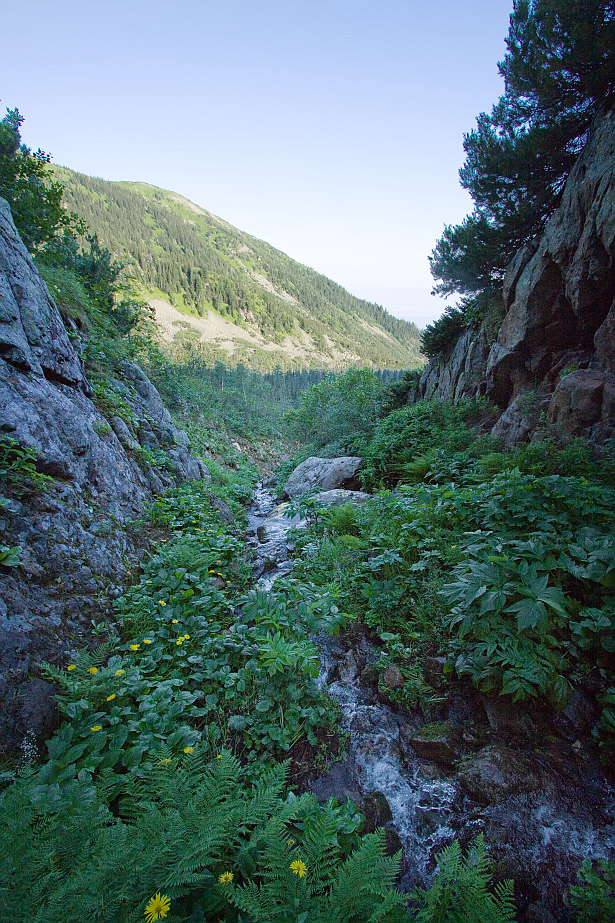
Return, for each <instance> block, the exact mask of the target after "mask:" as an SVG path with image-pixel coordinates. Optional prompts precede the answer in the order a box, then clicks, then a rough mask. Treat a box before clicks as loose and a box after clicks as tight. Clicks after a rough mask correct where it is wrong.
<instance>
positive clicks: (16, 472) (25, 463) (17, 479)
mask: <svg viewBox="0 0 615 923" xmlns="http://www.w3.org/2000/svg"><path fill="white" fill-rule="evenodd" d="M38 460H39V454H38V452H36V451H35V450H34V449H32V448H30V446H25V445H22V444H21V443H20V442H18V441H17V439H12V438H11V437H10V436H0V485H2V488H3V489H4V490H6V491H8V492H10V493H13V494H16V495H17V496H22V495H23V494H27V493H32V492H36V491H38V490H44V489H45V488H46V487H49V485H50V484H52V483H53V478H52V477H49V475H47V474H43V473H42V472H40V471H39V470H38V468H37V467H36V466H37V462H38Z"/></svg>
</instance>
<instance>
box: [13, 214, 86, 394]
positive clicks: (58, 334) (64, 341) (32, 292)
mask: <svg viewBox="0 0 615 923" xmlns="http://www.w3.org/2000/svg"><path fill="white" fill-rule="evenodd" d="M0 240H1V241H2V243H1V245H0V356H2V357H3V358H4V359H5V360H6V361H7V362H10V363H11V364H12V365H14V366H16V367H17V368H19V369H21V370H22V371H24V372H32V373H33V374H34V375H37V376H45V377H47V378H48V379H50V380H51V381H56V382H63V383H64V384H68V385H73V386H77V387H83V386H84V385H85V377H84V374H83V368H82V364H81V360H80V358H79V356H78V355H77V353H76V352H75V350H74V349H73V347H72V344H71V342H70V340H69V338H68V334H67V332H66V328H65V327H64V324H63V323H62V318H61V317H60V314H59V311H58V309H57V308H56V306H55V304H54V303H53V301H52V299H51V296H50V295H49V292H48V291H47V286H46V285H45V283H44V282H43V280H42V279H41V277H40V275H39V274H38V272H37V271H36V269H35V267H34V263H33V262H32V258H31V257H30V254H29V253H28V251H27V250H26V248H25V247H24V245H23V242H22V240H21V237H20V236H19V234H18V233H17V230H16V228H15V225H14V223H13V218H12V215H11V209H10V207H9V205H8V203H7V202H5V200H4V199H0Z"/></svg>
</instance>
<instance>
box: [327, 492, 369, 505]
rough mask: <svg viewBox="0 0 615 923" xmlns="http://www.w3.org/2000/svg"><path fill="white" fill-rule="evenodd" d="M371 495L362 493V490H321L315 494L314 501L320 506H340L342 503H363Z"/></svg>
mask: <svg viewBox="0 0 615 923" xmlns="http://www.w3.org/2000/svg"><path fill="white" fill-rule="evenodd" d="M371 498H372V495H371V494H366V493H363V491H362V490H339V489H338V490H321V491H320V493H318V494H316V495H315V497H314V501H315V502H316V503H318V504H319V505H320V506H327V507H328V506H340V504H342V503H365V501H366V500H371Z"/></svg>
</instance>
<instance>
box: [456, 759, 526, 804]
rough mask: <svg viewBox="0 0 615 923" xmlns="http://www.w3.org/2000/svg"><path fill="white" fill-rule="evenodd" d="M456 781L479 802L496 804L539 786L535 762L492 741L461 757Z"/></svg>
mask: <svg viewBox="0 0 615 923" xmlns="http://www.w3.org/2000/svg"><path fill="white" fill-rule="evenodd" d="M457 777H458V779H459V782H460V783H461V785H462V787H463V788H464V789H465V791H466V792H467V793H468V795H470V797H471V798H472V799H473V800H474V801H477V802H478V803H479V804H483V805H488V804H498V803H499V802H500V801H504V800H505V799H506V798H508V797H510V796H511V795H515V794H517V793H518V792H530V791H535V790H536V789H538V788H540V774H539V769H538V765H537V764H536V763H535V762H534V760H532V759H531V758H529V757H526V756H524V755H523V754H522V753H520V752H519V751H518V750H513V749H512V748H511V747H505V746H501V745H499V744H491V745H489V746H487V747H483V749H482V750H479V751H478V753H474V754H472V756H468V757H466V758H465V759H463V760H461V761H460V763H459V765H458V767H457Z"/></svg>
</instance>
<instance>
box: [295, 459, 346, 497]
mask: <svg viewBox="0 0 615 923" xmlns="http://www.w3.org/2000/svg"><path fill="white" fill-rule="evenodd" d="M361 463H362V460H361V459H360V458H358V457H356V456H354V455H344V456H341V457H340V458H317V457H316V456H314V455H313V456H311V457H310V458H306V460H305V461H304V462H301V464H300V465H297V467H296V468H295V470H294V471H293V473H292V474H291V476H290V477H289V479H288V481H287V482H286V484H285V485H284V493H285V494H286V496H287V497H290V499H291V500H292V499H294V498H295V497H301V496H303V494H307V493H309V492H310V491H312V490H314V489H315V488H317V487H319V488H321V489H322V490H327V491H328V490H335V489H336V488H337V487H343V486H344V485H348V486H354V484H353V483H352V482H353V480H354V478H355V477H356V475H357V472H358V471H359V469H360V467H361ZM348 482H351V483H350V484H349V483H348Z"/></svg>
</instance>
